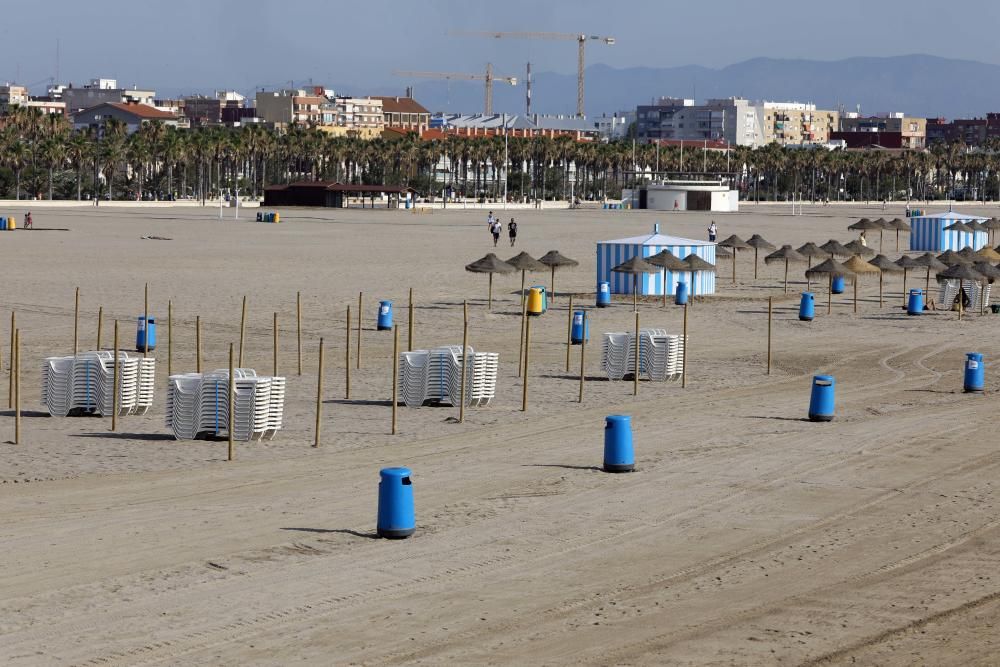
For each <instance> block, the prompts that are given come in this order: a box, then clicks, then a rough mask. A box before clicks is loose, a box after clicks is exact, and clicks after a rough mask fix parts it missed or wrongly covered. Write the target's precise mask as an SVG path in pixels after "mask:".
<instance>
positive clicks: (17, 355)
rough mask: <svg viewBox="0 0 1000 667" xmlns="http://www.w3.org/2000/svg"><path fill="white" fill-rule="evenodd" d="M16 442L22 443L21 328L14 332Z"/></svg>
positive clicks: (17, 443) (16, 443)
mask: <svg viewBox="0 0 1000 667" xmlns="http://www.w3.org/2000/svg"><path fill="white" fill-rule="evenodd" d="M14 444H15V445H20V444H21V330H20V329H18V330H17V331H15V332H14Z"/></svg>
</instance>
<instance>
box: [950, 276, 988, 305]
mask: <svg viewBox="0 0 1000 667" xmlns="http://www.w3.org/2000/svg"><path fill="white" fill-rule="evenodd" d="M958 283H959V281H958V280H942V281H941V282H940V288H941V289H940V293H939V298H938V303H939V304H941V305H942V306H944V307H945V308H948V307H950V306H951V305H952V304H953V303H955V298H956V297H957V296H958ZM991 287H992V285H990V284H989V283H987V284H986V286H985V288H984V287H983V285H981V284H980V283H978V282H975V281H972V280H963V281H962V289H963V290H965V295H966V296H967V297H968V299H969V306H968V309H969V310H980V308H982V309H984V310H985V309H986V308H988V307H989V305H990V291H991V290H990V288H991ZM980 300H982V301H983V304H982V306H980Z"/></svg>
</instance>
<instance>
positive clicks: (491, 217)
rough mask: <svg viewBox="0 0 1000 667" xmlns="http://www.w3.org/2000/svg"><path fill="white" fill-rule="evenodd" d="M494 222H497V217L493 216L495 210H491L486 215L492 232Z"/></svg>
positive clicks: (488, 226) (487, 223)
mask: <svg viewBox="0 0 1000 667" xmlns="http://www.w3.org/2000/svg"><path fill="white" fill-rule="evenodd" d="M494 222H496V218H494V217H493V211H490V214H489V215H488V216H486V227H487V228H489V230H490V231H491V232H492V231H493V223H494Z"/></svg>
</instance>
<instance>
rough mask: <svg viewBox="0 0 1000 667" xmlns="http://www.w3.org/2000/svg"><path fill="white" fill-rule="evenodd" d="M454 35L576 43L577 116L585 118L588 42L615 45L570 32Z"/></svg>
mask: <svg viewBox="0 0 1000 667" xmlns="http://www.w3.org/2000/svg"><path fill="white" fill-rule="evenodd" d="M452 34H453V35H463V36H469V37H492V38H493V39H548V40H557V41H563V42H571V41H575V42H576V43H577V60H576V115H577V116H579V117H580V118H583V70H584V67H585V58H584V51H585V50H586V46H587V42H590V41H594V42H603V43H605V44H607V45H608V46H611V45H612V44H614V43H615V38H614V37H600V36H598V35H583V34H580V33H569V32H476V31H466V30H462V31H456V32H452Z"/></svg>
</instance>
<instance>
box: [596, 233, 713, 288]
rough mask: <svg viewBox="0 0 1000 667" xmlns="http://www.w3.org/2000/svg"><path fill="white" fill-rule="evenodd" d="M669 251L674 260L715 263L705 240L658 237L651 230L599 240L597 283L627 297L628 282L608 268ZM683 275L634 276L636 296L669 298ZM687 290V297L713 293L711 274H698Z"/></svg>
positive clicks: (705, 272) (709, 246) (682, 278)
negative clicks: (698, 259) (696, 259)
mask: <svg viewBox="0 0 1000 667" xmlns="http://www.w3.org/2000/svg"><path fill="white" fill-rule="evenodd" d="M663 250H669V251H670V252H671V253H672V254H673V255H674V256H675V257H687V256H688V255H691V254H695V255H697V256H698V257H701V258H702V259H703V260H705V261H706V262H708V263H709V264H715V244H714V243H710V242H707V241H696V240H694V239H685V238H680V237H677V236H667V235H664V234H660V233H659V232H658V231H657V230H656V229H654V231H653V233H652V234H646V235H644V236H633V237H630V238H624V239H615V240H611V241H601V242H599V243H598V244H597V282H602V281H607V282H608V283H609V284H610V286H611V292H612V293H613V294H630V293H631V292H632V281H631V280H630V279H629V275H628V274H625V273H616V272H613V271H612V269H613V268H615V267H616V266H619V265H621V264H624V263H625V262H627V261H628V260H629V259H631V258H633V257H642V258H643V259H647V258H649V257H652V256H653V255H656V254H658V253H660V252H661V251H663ZM686 278H687V275H686V273H685V272H680V271H670V270H669V269H668V270H667V271H665V272H664V271H656V272H655V273H643V274H642V275H639V276H638V280H639V283H638V285H637V289H638V293H639V294H641V295H643V296H653V295H655V296H661V295H663V294H664V290H665V291H666V294H668V295H673V294H674V293H675V291H676V289H677V283H678V282H680V281H685V279H686ZM688 287H689V292H688V293H689V294H690V295H691V296H703V295H705V294H715V272H714V271H700V272H699V273H698V274H697V280H695V281H694V282H693V283H692V284H691V285H689V286H688Z"/></svg>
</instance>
